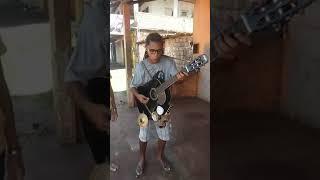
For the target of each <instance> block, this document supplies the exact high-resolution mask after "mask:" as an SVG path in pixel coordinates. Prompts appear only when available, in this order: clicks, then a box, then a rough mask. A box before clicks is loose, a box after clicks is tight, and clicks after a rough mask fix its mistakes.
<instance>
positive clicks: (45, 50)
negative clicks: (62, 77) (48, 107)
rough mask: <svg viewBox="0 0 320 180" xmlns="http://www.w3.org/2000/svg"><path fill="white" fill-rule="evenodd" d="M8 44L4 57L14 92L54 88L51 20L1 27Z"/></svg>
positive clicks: (3, 60) (25, 93) (23, 92)
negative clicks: (49, 21)
mask: <svg viewBox="0 0 320 180" xmlns="http://www.w3.org/2000/svg"><path fill="white" fill-rule="evenodd" d="M0 34H1V36H2V39H3V41H4V43H5V45H6V46H7V49H8V51H7V53H6V54H5V55H4V56H3V57H2V65H3V69H4V74H5V78H6V81H7V84H8V87H9V90H10V93H11V95H31V94H38V93H42V92H46V91H49V90H51V89H52V71H51V48H50V46H51V39H50V38H51V36H50V27H49V24H46V23H45V24H32V25H23V26H16V27H9V28H1V29H0Z"/></svg>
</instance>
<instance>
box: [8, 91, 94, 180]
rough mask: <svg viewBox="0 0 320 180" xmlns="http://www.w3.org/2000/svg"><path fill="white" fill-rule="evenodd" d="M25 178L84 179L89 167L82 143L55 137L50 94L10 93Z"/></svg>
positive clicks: (88, 154) (88, 155) (88, 156)
mask: <svg viewBox="0 0 320 180" xmlns="http://www.w3.org/2000/svg"><path fill="white" fill-rule="evenodd" d="M12 99H13V106H14V111H15V116H16V126H17V131H18V136H19V139H20V142H21V145H22V147H23V156H24V161H25V167H26V178H25V180H44V179H45V180H88V177H89V174H90V172H91V170H92V168H93V161H92V159H91V154H90V151H89V147H88V146H87V145H86V144H75V145H68V146H61V145H60V144H59V143H58V142H57V139H56V134H55V121H54V119H53V107H52V95H51V93H50V92H49V93H43V94H38V95H33V96H14V97H13V98H12Z"/></svg>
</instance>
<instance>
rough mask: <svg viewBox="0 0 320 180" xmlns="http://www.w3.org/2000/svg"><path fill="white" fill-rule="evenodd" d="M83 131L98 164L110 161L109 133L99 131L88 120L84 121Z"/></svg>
mask: <svg viewBox="0 0 320 180" xmlns="http://www.w3.org/2000/svg"><path fill="white" fill-rule="evenodd" d="M83 130H84V135H85V137H86V139H87V142H88V144H89V146H90V149H91V152H92V155H93V158H94V160H95V162H96V164H103V163H105V162H107V161H108V162H109V161H110V152H109V151H110V148H109V146H110V143H109V141H110V138H109V135H108V134H107V132H102V131H99V130H97V129H96V128H95V127H94V125H93V124H91V123H90V122H89V121H88V120H87V119H84V120H83Z"/></svg>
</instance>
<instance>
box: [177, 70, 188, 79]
mask: <svg viewBox="0 0 320 180" xmlns="http://www.w3.org/2000/svg"><path fill="white" fill-rule="evenodd" d="M187 76H188V73H185V72H179V73H178V74H177V78H178V81H183V80H184V79H185V78H186V77H187Z"/></svg>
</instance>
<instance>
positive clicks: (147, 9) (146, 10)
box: [141, 6, 149, 13]
mask: <svg viewBox="0 0 320 180" xmlns="http://www.w3.org/2000/svg"><path fill="white" fill-rule="evenodd" d="M141 12H145V13H148V12H149V6H147V7H146V8H145V9H144V10H142V11H141Z"/></svg>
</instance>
